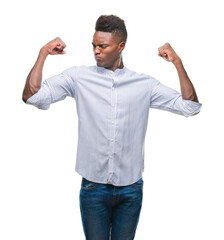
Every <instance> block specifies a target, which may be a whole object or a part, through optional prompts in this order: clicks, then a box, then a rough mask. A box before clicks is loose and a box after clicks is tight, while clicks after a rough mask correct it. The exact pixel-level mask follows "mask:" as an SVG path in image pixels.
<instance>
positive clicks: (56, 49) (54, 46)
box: [42, 37, 66, 55]
mask: <svg viewBox="0 0 224 240" xmlns="http://www.w3.org/2000/svg"><path fill="white" fill-rule="evenodd" d="M65 47H66V44H65V43H64V42H63V41H62V40H61V38H59V37H56V38H55V39H53V40H52V41H50V42H49V43H47V44H46V45H44V46H43V47H42V49H43V50H44V51H45V52H47V53H48V54H51V55H57V54H65V53H66V52H65V51H64V48H65Z"/></svg>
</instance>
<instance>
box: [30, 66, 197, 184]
mask: <svg viewBox="0 0 224 240" xmlns="http://www.w3.org/2000/svg"><path fill="white" fill-rule="evenodd" d="M66 96H70V97H73V98H74V99H75V101H76V109H77V115H78V146H77V156H76V171H77V172H78V173H79V174H80V175H81V176H83V177H84V178H86V179H88V180H90V181H93V182H97V183H104V184H106V183H108V184H113V185H115V186H125V185H129V184H132V183H134V182H136V181H138V180H139V179H140V178H141V177H142V172H143V170H144V142H145V135H146V129H147V123H148V114H149V109H150V108H158V109H163V110H167V111H170V112H173V113H177V114H181V115H184V116H186V117H188V116H191V115H194V114H197V113H198V112H199V111H200V108H201V104H200V103H196V102H193V101H189V100H183V99H182V95H181V94H180V93H179V92H177V91H175V90H173V89H171V88H169V87H166V86H164V85H163V84H161V83H160V82H159V81H157V80H156V79H154V78H152V77H150V76H148V75H145V74H137V73H135V72H133V71H130V70H129V69H127V68H126V67H124V68H123V69H117V70H116V71H114V72H113V71H111V70H108V69H105V68H102V67H97V66H91V67H86V66H81V67H71V68H69V69H67V70H65V71H64V72H62V73H61V74H59V75H56V76H54V77H51V78H48V79H47V80H45V81H44V82H43V83H42V85H41V88H40V90H39V91H38V92H37V93H36V94H34V95H33V96H32V97H30V98H29V99H28V100H27V103H28V104H32V105H34V106H36V107H38V108H40V109H48V108H49V107H50V104H51V103H54V102H57V101H60V100H63V99H64V98H66Z"/></svg>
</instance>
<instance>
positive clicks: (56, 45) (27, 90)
mask: <svg viewBox="0 0 224 240" xmlns="http://www.w3.org/2000/svg"><path fill="white" fill-rule="evenodd" d="M65 47H66V44H65V43H64V42H63V41H62V40H61V39H60V38H59V37H57V38H55V39H53V40H52V41H50V42H49V43H47V44H46V45H44V46H43V47H42V48H41V49H40V52H39V55H38V58H37V61H36V63H35V64H34V66H33V68H32V69H31V71H30V73H29V75H28V76H27V79H26V84H25V87H24V90H23V96H22V99H23V101H24V102H26V101H27V99H28V98H30V97H31V96H32V95H34V94H35V93H36V92H38V90H39V89H40V87H41V81H42V70H43V66H44V62H45V60H46V58H47V56H48V54H51V55H57V54H65V53H66V52H65V51H64V48H65Z"/></svg>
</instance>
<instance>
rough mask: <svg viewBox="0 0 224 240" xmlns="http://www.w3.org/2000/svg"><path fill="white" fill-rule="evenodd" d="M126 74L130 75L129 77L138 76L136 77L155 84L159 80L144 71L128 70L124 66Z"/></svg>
mask: <svg viewBox="0 0 224 240" xmlns="http://www.w3.org/2000/svg"><path fill="white" fill-rule="evenodd" d="M126 76H130V77H133V78H138V79H145V80H147V81H148V82H149V84H151V85H157V84H158V83H159V81H158V80H157V79H156V78H154V77H153V76H151V75H148V74H145V73H138V72H135V71H133V70H130V69H128V68H126Z"/></svg>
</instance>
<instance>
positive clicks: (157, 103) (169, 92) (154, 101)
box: [150, 79, 202, 117]
mask: <svg viewBox="0 0 224 240" xmlns="http://www.w3.org/2000/svg"><path fill="white" fill-rule="evenodd" d="M153 85H154V87H153V89H152V93H151V98H150V107H151V108H156V109H162V110H166V111H169V112H173V113H176V114H180V115H183V116H185V117H189V116H193V115H195V114H197V113H199V112H200V110H201V106H202V104H201V103H198V102H194V101H191V100H184V99H183V98H182V94H181V93H179V92H177V91H176V90H173V89H172V88H169V87H167V86H165V85H163V84H161V83H160V82H159V81H157V80H155V79H154V84H153Z"/></svg>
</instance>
